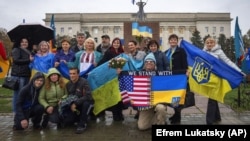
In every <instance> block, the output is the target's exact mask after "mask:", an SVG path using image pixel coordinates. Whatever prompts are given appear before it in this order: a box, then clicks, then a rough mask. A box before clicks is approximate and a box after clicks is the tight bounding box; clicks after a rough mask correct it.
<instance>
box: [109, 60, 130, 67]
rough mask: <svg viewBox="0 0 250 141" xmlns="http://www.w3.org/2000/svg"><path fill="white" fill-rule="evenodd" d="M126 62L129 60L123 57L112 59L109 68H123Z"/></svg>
mask: <svg viewBox="0 0 250 141" xmlns="http://www.w3.org/2000/svg"><path fill="white" fill-rule="evenodd" d="M126 62H127V60H126V59H125V58H122V57H117V58H112V59H111V60H109V67H110V68H114V69H117V68H123V66H124V65H125V63H126Z"/></svg>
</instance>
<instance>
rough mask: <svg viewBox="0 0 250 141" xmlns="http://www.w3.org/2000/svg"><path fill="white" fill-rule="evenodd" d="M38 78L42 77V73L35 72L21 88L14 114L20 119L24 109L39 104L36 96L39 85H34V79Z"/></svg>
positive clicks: (23, 115)
mask: <svg viewBox="0 0 250 141" xmlns="http://www.w3.org/2000/svg"><path fill="white" fill-rule="evenodd" d="M38 78H43V79H44V75H43V73H41V72H37V73H36V74H35V75H34V76H33V77H32V79H31V80H30V82H29V83H28V84H27V85H25V86H24V87H23V88H22V89H21V91H20V93H19V95H18V98H17V103H16V108H17V109H16V114H18V116H19V118H20V119H21V120H23V119H25V113H24V111H27V110H30V109H32V108H33V107H35V106H36V105H37V104H39V102H38V96H39V92H40V89H41V87H39V88H36V87H35V85H34V82H35V80H36V79H38Z"/></svg>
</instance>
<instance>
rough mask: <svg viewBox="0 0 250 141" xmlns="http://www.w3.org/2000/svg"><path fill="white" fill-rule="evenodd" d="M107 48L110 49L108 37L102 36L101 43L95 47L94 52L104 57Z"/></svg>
mask: <svg viewBox="0 0 250 141" xmlns="http://www.w3.org/2000/svg"><path fill="white" fill-rule="evenodd" d="M109 47H110V37H109V35H102V43H101V44H99V45H98V46H97V48H96V51H98V52H100V53H102V54H103V55H104V53H105V52H106V51H107V50H108V48H109Z"/></svg>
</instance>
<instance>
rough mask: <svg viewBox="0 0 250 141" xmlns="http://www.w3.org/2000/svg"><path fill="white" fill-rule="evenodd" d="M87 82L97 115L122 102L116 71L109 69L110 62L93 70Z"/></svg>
mask: <svg viewBox="0 0 250 141" xmlns="http://www.w3.org/2000/svg"><path fill="white" fill-rule="evenodd" d="M87 80H88V82H89V84H90V87H91V89H92V96H93V99H94V101H95V104H94V110H93V112H94V114H95V115H97V114H98V113H100V112H101V111H103V110H105V109H107V108H109V107H111V106H113V105H115V104H117V103H118V102H119V101H120V100H121V95H120V91H119V86H118V77H117V73H116V70H115V69H112V68H109V66H108V62H106V63H104V64H102V65H101V66H99V67H96V68H95V69H93V70H92V71H91V72H90V73H89V74H88V78H87Z"/></svg>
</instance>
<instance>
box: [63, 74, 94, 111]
mask: <svg viewBox="0 0 250 141" xmlns="http://www.w3.org/2000/svg"><path fill="white" fill-rule="evenodd" d="M66 88H67V93H68V95H76V96H77V97H78V99H77V100H76V101H74V103H75V104H76V105H77V106H79V105H82V104H83V102H84V101H90V102H93V98H92V94H91V89H90V86H89V84H88V81H87V80H86V79H84V78H81V77H79V79H78V80H77V82H75V83H73V82H72V81H69V82H68V83H67V84H66Z"/></svg>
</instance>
